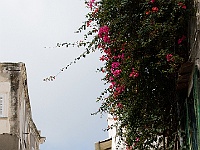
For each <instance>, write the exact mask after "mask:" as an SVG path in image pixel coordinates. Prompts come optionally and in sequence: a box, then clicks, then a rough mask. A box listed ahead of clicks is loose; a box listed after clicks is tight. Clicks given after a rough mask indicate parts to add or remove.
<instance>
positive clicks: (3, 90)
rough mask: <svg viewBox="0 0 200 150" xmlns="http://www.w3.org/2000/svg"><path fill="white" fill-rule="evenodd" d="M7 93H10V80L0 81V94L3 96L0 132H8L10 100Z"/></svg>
mask: <svg viewBox="0 0 200 150" xmlns="http://www.w3.org/2000/svg"><path fill="white" fill-rule="evenodd" d="M0 79H2V78H0ZM9 93H10V82H9V81H7V82H1V81H0V95H3V98H4V105H3V110H4V111H3V117H0V134H2V133H10V124H9V112H8V110H9V109H8V108H9V101H10V95H9Z"/></svg>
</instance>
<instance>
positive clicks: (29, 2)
mask: <svg viewBox="0 0 200 150" xmlns="http://www.w3.org/2000/svg"><path fill="white" fill-rule="evenodd" d="M87 11H89V10H88V9H86V8H85V4H84V0H5V1H3V0H0V22H1V23H0V62H24V63H25V64H26V69H27V76H28V88H29V97H30V101H31V107H32V115H33V120H34V122H35V124H36V126H37V128H38V129H40V130H41V131H42V135H43V136H45V137H46V138H47V140H46V142H45V143H44V144H43V145H41V147H40V149H41V150H94V143H95V142H98V141H99V140H104V139H106V138H108V135H107V132H104V131H103V129H105V128H106V127H107V122H106V116H104V118H100V115H97V116H91V115H90V114H91V113H93V112H95V111H96V110H98V107H99V106H100V103H96V98H97V97H98V96H99V95H100V93H101V92H102V91H103V90H104V88H105V87H104V86H103V82H102V81H101V78H103V74H101V73H96V69H97V68H99V67H100V66H102V63H101V62H100V61H99V57H100V53H98V52H97V53H93V54H91V55H89V56H88V57H87V58H86V59H82V60H80V61H79V62H78V63H76V64H74V65H72V66H71V67H70V68H69V69H68V70H66V71H64V72H63V73H61V74H60V75H59V76H58V78H57V79H56V80H55V81H54V82H43V78H45V77H48V76H49V75H55V74H57V73H58V72H59V71H60V69H61V68H62V67H65V66H66V65H67V64H69V63H70V62H71V61H73V60H74V58H75V57H77V56H79V54H81V53H82V52H83V51H84V49H83V48H82V49H77V48H44V47H54V46H55V45H56V43H57V42H66V41H69V42H71V41H72V42H73V41H76V40H81V39H82V36H81V35H79V34H75V33H74V32H75V31H76V29H78V28H79V27H80V26H81V25H82V22H83V21H84V20H85V14H86V13H87Z"/></svg>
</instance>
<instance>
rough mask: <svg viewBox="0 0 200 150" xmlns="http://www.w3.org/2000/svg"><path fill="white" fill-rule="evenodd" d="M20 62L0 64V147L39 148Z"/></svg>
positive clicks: (8, 149)
mask: <svg viewBox="0 0 200 150" xmlns="http://www.w3.org/2000/svg"><path fill="white" fill-rule="evenodd" d="M44 141H45V137H41V135H40V131H39V130H37V128H36V126H35V123H34V122H33V120H32V115H31V106H30V100H29V95H28V87H27V76H26V68H25V65H24V63H0V150H39V144H42V143H43V142H44Z"/></svg>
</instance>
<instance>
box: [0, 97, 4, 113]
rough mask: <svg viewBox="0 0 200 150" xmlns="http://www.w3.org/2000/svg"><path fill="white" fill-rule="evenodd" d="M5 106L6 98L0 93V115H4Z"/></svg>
mask: <svg viewBox="0 0 200 150" xmlns="http://www.w3.org/2000/svg"><path fill="white" fill-rule="evenodd" d="M3 108H4V98H3V95H0V117H3Z"/></svg>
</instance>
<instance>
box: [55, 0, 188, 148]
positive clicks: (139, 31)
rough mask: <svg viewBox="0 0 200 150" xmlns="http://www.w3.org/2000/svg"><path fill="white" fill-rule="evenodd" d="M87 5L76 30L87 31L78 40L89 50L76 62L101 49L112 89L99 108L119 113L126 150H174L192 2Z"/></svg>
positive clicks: (101, 0) (125, 0)
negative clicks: (180, 77) (178, 92)
mask: <svg viewBox="0 0 200 150" xmlns="http://www.w3.org/2000/svg"><path fill="white" fill-rule="evenodd" d="M86 5H87V7H88V8H89V9H90V12H89V13H88V14H87V16H86V17H87V21H86V22H85V23H84V24H83V26H82V27H81V28H79V30H78V32H81V31H82V30H86V31H89V32H88V33H87V34H86V35H85V36H84V40H83V41H81V42H78V43H77V45H78V46H85V47H86V52H85V53H83V54H82V55H81V56H80V57H78V58H76V59H75V61H76V60H78V59H80V58H81V57H85V56H86V55H87V54H89V53H90V52H92V51H96V50H98V51H101V53H102V56H101V57H100V61H103V62H105V63H104V66H103V67H101V68H100V69H99V71H101V72H103V73H104V74H105V77H104V79H103V80H104V81H105V83H106V84H107V85H108V88H107V89H106V90H105V91H104V92H102V95H101V96H100V97H99V98H98V100H97V101H101V102H102V104H101V107H100V109H99V110H98V112H99V113H102V112H108V113H110V114H112V115H113V116H115V117H116V116H117V120H118V122H119V124H118V128H119V135H120V136H122V137H124V138H123V139H124V140H125V143H126V144H127V146H128V148H127V149H149V148H155V149H156V148H157V149H173V148H174V145H175V143H176V142H177V140H178V138H177V137H178V130H179V118H178V116H177V98H176V80H177V71H178V69H179V67H180V65H181V64H182V63H184V62H186V61H187V60H188V34H187V33H188V20H189V18H190V15H191V9H190V8H189V6H190V4H189V3H188V2H187V1H186V0H98V1H97V0H90V1H87V2H86ZM91 37H92V40H91V41H90V40H89V39H91ZM69 45H70V43H63V44H58V46H67V47H68V46H69ZM72 45H74V44H72ZM68 66H69V65H68ZM68 66H66V69H67V67H68ZM63 69H65V68H63ZM115 120H116V119H115ZM122 128H123V132H120V131H122V130H120V129H122ZM166 139H167V143H165V141H166ZM155 143H156V144H155ZM163 143H164V144H163Z"/></svg>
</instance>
